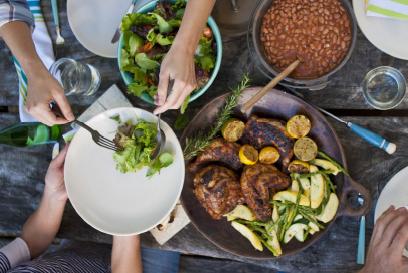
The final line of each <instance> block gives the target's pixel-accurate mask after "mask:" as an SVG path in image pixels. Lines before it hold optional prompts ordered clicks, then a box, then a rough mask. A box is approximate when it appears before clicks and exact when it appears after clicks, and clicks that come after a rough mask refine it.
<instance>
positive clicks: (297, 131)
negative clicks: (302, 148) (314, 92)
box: [286, 115, 312, 138]
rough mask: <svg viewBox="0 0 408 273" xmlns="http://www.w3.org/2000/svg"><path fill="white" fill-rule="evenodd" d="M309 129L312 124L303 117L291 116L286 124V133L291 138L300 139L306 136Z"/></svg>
mask: <svg viewBox="0 0 408 273" xmlns="http://www.w3.org/2000/svg"><path fill="white" fill-rule="evenodd" d="M311 128H312V123H311V122H310V119H309V118H308V117H306V116H304V115H296V116H293V117H291V118H290V119H289V120H288V123H287V124H286V131H287V132H288V134H289V135H290V136H291V137H293V138H302V137H304V136H306V135H307V134H308V133H309V132H310V129H311Z"/></svg>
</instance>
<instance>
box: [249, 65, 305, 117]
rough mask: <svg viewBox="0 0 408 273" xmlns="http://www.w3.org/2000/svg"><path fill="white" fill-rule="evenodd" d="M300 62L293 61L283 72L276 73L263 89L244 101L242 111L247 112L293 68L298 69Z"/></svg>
mask: <svg viewBox="0 0 408 273" xmlns="http://www.w3.org/2000/svg"><path fill="white" fill-rule="evenodd" d="M299 64H300V60H299V59H298V60H296V61H294V62H293V63H291V64H290V65H289V66H288V67H287V68H286V69H285V70H283V71H282V72H281V73H279V74H278V75H276V77H275V78H273V79H272V80H271V81H270V82H269V83H268V84H267V85H265V86H264V87H263V88H262V89H261V90H259V91H258V92H257V93H256V94H255V95H253V96H252V97H251V98H250V99H249V100H248V101H246V102H245V103H244V105H243V106H242V108H241V109H242V112H244V113H245V112H247V111H248V109H250V108H251V107H252V106H253V105H254V104H255V103H256V102H257V101H258V100H260V99H261V98H262V97H263V96H265V94H266V93H267V92H268V91H269V90H271V89H272V88H273V87H275V85H277V84H278V83H279V82H280V81H281V80H283V79H284V78H286V77H287V76H288V75H289V74H290V73H292V72H293V70H295V69H296V67H297V66H298V65H299Z"/></svg>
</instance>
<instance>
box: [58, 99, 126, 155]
mask: <svg viewBox="0 0 408 273" xmlns="http://www.w3.org/2000/svg"><path fill="white" fill-rule="evenodd" d="M50 108H51V110H52V111H53V112H54V113H55V115H56V116H59V117H63V116H64V115H63V114H62V112H61V109H60V108H59V106H58V104H57V103H56V102H55V101H52V102H51V103H50ZM72 123H76V124H78V125H79V126H81V127H82V128H84V129H85V130H87V131H88V132H89V133H90V134H91V136H92V140H93V141H94V142H95V144H96V145H98V146H101V147H103V148H106V149H109V150H112V151H115V152H118V151H120V150H121V148H120V147H118V146H117V145H116V144H115V142H113V141H112V140H109V139H107V138H106V137H104V136H103V135H101V134H100V133H99V132H98V131H96V130H95V129H92V128H91V127H90V126H88V125H87V124H85V123H83V122H82V121H79V120H77V119H75V120H73V121H72Z"/></svg>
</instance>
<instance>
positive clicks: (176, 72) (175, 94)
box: [154, 44, 197, 115]
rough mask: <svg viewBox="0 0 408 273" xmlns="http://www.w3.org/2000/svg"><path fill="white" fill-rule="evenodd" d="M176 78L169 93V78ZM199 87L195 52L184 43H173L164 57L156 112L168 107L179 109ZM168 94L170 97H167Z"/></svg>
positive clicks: (165, 109)
mask: <svg viewBox="0 0 408 273" xmlns="http://www.w3.org/2000/svg"><path fill="white" fill-rule="evenodd" d="M170 79H173V80H174V85H173V89H172V92H171V94H167V89H168V86H169V80H170ZM196 88H197V81H196V75H195V67H194V52H188V49H187V48H186V46H184V45H178V44H173V46H172V47H171V48H170V50H169V52H168V53H167V54H166V56H165V57H164V59H163V62H162V64H161V68H160V80H159V85H158V91H157V95H156V97H155V103H156V105H158V107H157V108H156V109H155V110H154V114H155V115H156V114H160V113H163V112H165V111H167V110H168V109H178V108H180V106H181V105H182V104H183V102H184V100H185V99H186V98H187V97H188V95H190V93H191V92H192V91H193V90H194V89H196ZM167 96H168V97H167Z"/></svg>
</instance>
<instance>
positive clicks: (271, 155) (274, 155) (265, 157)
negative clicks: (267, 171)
mask: <svg viewBox="0 0 408 273" xmlns="http://www.w3.org/2000/svg"><path fill="white" fill-rule="evenodd" d="M278 159H279V152H278V150H277V149H276V148H274V147H265V148H262V150H261V151H260V152H259V162H261V163H263V164H273V163H275V162H276V161H278Z"/></svg>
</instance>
